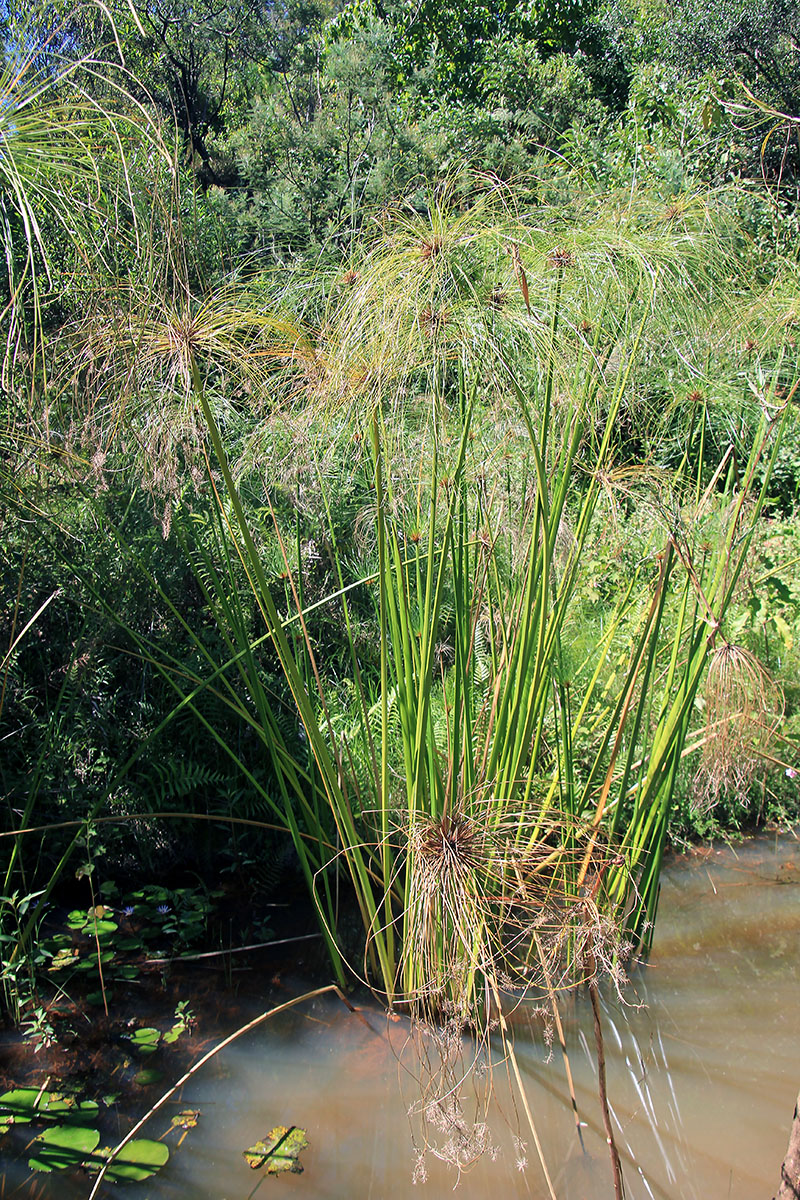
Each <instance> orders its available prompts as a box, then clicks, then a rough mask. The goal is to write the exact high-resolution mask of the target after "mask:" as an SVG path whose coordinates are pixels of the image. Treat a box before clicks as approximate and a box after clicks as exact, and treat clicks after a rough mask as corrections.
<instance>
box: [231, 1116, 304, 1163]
mask: <svg viewBox="0 0 800 1200" xmlns="http://www.w3.org/2000/svg"><path fill="white" fill-rule="evenodd" d="M307 1146H308V1138H307V1137H306V1131H305V1129H300V1128H299V1127H298V1126H297V1125H292V1126H291V1127H287V1126H286V1125H276V1126H275V1128H274V1129H271V1130H270V1131H269V1133H268V1134H267V1136H266V1137H265V1138H264V1141H263V1142H256V1143H255V1145H254V1146H250V1147H249V1149H247V1150H244V1151H243V1154H244V1157H245V1160H246V1162H247V1165H248V1166H249V1167H252V1168H253V1170H254V1171H257V1170H258V1169H259V1167H266V1168H267V1174H268V1175H282V1174H284V1172H286V1171H292V1172H294V1174H296V1175H299V1174H300V1172H301V1171H302V1170H303V1167H302V1164H301V1163H300V1161H299V1160H300V1154H301V1153H302V1151H303V1150H305V1149H306V1147H307Z"/></svg>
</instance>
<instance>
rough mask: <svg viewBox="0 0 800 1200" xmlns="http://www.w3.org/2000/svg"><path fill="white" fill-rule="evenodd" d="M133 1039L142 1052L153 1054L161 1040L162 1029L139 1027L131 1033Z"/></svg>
mask: <svg viewBox="0 0 800 1200" xmlns="http://www.w3.org/2000/svg"><path fill="white" fill-rule="evenodd" d="M131 1041H132V1042H133V1044H134V1046H135V1047H136V1049H137V1050H140V1051H141V1052H142V1054H152V1053H153V1051H154V1050H155V1048H156V1047H157V1046H158V1043H159V1042H160V1041H161V1030H160V1029H137V1030H135V1031H134V1033H132V1034H131Z"/></svg>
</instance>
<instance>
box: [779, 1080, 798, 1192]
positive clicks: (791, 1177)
mask: <svg viewBox="0 0 800 1200" xmlns="http://www.w3.org/2000/svg"><path fill="white" fill-rule="evenodd" d="M773 1200H800V1096H798V1097H797V1103H796V1104H795V1106H794V1120H793V1122H792V1132H791V1133H790V1134H789V1148H788V1150H787V1151H786V1158H785V1159H784V1160H783V1166H782V1167H781V1183H780V1187H779V1188H778V1190H777V1192H776V1193H775V1196H774V1197H773Z"/></svg>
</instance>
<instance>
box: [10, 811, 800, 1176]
mask: <svg viewBox="0 0 800 1200" xmlns="http://www.w3.org/2000/svg"><path fill="white" fill-rule="evenodd" d="M799 964H800V843H798V842H797V841H796V839H795V838H794V837H792V836H788V835H783V836H781V837H780V838H777V839H776V838H774V837H773V838H766V837H764V838H759V839H757V840H755V841H753V842H752V843H748V844H747V845H745V846H743V847H739V848H736V849H735V850H734V849H721V850H720V849H714V850H711V851H703V852H698V853H695V854H693V855H691V856H689V857H687V858H684V859H681V860H680V861H678V862H676V863H674V864H673V865H672V866H670V867H669V869H668V870H667V871H666V873H665V875H664V881H663V889H662V896H661V902H660V911H659V915H658V926H657V932H656V938H655V944H654V947H653V952H652V955H651V958H650V962H649V964H648V965H647V966H646V967H644V968H640V969H638V970H636V971H635V972H634V973H633V976H634V977H633V990H632V992H631V999H632V1000H633V1001H634V1002H635V1004H636V1005H639V1006H638V1007H636V1006H633V1005H623V1004H621V1003H620V1002H619V1000H618V999H617V998H616V997H614V996H613V994H612V995H608V994H606V995H605V997H604V1003H605V1014H604V1028H605V1040H606V1053H607V1070H608V1090H609V1097H610V1101H611V1104H612V1107H613V1112H614V1116H615V1119H616V1122H617V1138H618V1143H619V1148H620V1152H621V1154H622V1157H623V1167H624V1172H625V1181H626V1187H627V1194H628V1196H629V1197H631V1200H646V1198H648V1197H658V1198H668V1200H757V1198H758V1197H763V1198H764V1200H769V1197H771V1196H772V1195H773V1193H774V1191H775V1188H776V1186H777V1182H778V1177H779V1170H780V1164H781V1161H782V1159H783V1155H784V1152H785V1149H786V1142H787V1138H788V1130H789V1124H790V1121H791V1116H792V1110H793V1106H794V1101H795V1098H796V1095H797V1091H798V1087H800V1036H799V1035H800V1019H798V995H800V991H799V990H798V984H800V978H799V976H800V965H799ZM291 987H296V988H297V990H298V991H302V990H303V985H302V984H301V983H299V982H298V983H296V984H295V983H292V984H291V985H290V988H291ZM286 998H288V993H287V997H286ZM279 1000H280V998H276V1000H275V1002H276V1003H277V1002H279ZM564 1019H565V1025H566V1030H567V1040H568V1046H569V1055H570V1060H571V1065H572V1071H573V1074H574V1077H575V1088H576V1093H577V1098H578V1106H579V1111H580V1115H581V1118H582V1120H583V1121H584V1122H585V1124H584V1126H583V1129H582V1134H583V1138H584V1143H585V1147H586V1150H585V1152H584V1151H582V1150H581V1147H580V1145H579V1142H578V1137H577V1134H576V1130H575V1125H574V1121H573V1118H572V1115H571V1111H570V1108H569V1101H568V1093H567V1089H566V1085H565V1077H564V1069H563V1065H562V1061H561V1055H560V1053H559V1052H558V1050H557V1048H556V1051H555V1053H551V1052H550V1050H549V1049H548V1047H547V1046H546V1045H544V1044H543V1041H542V1038H541V1036H540V1030H539V1027H538V1025H535V1024H534V1023H533V1022H531V1021H529V1020H528V1019H527V1017H526V1016H525V1015H524V1014H521V1015H519V1016H518V1019H517V1021H516V1034H515V1038H516V1054H517V1059H518V1062H519V1065H520V1068H521V1070H522V1073H523V1076H524V1079H525V1082H526V1090H527V1095H528V1098H529V1101H530V1104H531V1107H532V1109H533V1112H534V1119H535V1123H536V1126H537V1130H538V1133H539V1136H540V1139H541V1143H542V1148H543V1152H544V1156H545V1160H546V1163H547V1165H548V1168H549V1170H550V1173H551V1176H552V1179H553V1183H554V1187H555V1190H556V1194H557V1196H558V1198H559V1200H606V1198H607V1197H613V1189H612V1186H611V1177H610V1170H609V1166H608V1158H607V1152H606V1148H605V1142H604V1137H603V1135H602V1123H601V1116H600V1110H599V1105H598V1102H597V1085H596V1069H595V1065H594V1041H593V1034H592V1023H591V1012H590V1009H589V1006H588V1003H587V1002H586V1001H585V1000H578V1001H577V1002H575V1003H572V1004H570V1005H568V1006H566V1008H565V1014H564ZM407 1038H408V1031H407V1027H406V1025H405V1023H404V1022H403V1021H390V1020H388V1019H387V1018H386V1016H385V1015H384V1014H382V1013H381V1012H380V1011H379V1010H378V1008H377V1007H375V1008H372V1009H370V1008H364V1009H363V1012H362V1017H361V1018H360V1017H355V1016H353V1015H352V1014H350V1013H349V1012H348V1011H347V1010H346V1009H345V1008H344V1006H342V1005H341V1004H340V1002H338V1001H336V1000H329V999H328V998H327V997H324V998H322V999H318V1000H316V1001H313V1002H310V1003H308V1004H307V1005H305V1006H303V1007H301V1008H296V1009H293V1010H292V1011H291V1012H289V1013H286V1014H284V1015H282V1016H280V1017H278V1018H275V1019H274V1020H272V1021H270V1022H268V1023H267V1024H265V1025H263V1026H261V1027H260V1028H259V1029H257V1030H255V1031H254V1032H252V1033H251V1034H248V1035H247V1036H246V1037H244V1038H242V1039H241V1040H240V1041H238V1042H236V1043H234V1044H233V1045H232V1046H231V1047H229V1048H228V1049H227V1050H225V1051H223V1052H222V1054H220V1055H219V1056H218V1057H217V1058H215V1059H213V1060H212V1061H211V1062H210V1063H209V1064H208V1065H207V1066H205V1067H204V1068H203V1069H202V1071H200V1072H199V1073H198V1074H197V1075H196V1076H195V1077H194V1078H193V1079H192V1080H191V1081H190V1083H189V1084H188V1085H187V1086H186V1087H185V1089H184V1092H183V1096H182V1098H181V1105H182V1106H183V1107H191V1108H196V1109H199V1110H200V1113H201V1117H200V1123H199V1125H198V1128H197V1129H195V1130H192V1131H190V1133H189V1135H188V1137H187V1139H186V1140H185V1141H184V1143H183V1146H182V1147H181V1149H180V1150H178V1151H176V1152H175V1153H173V1156H172V1159H171V1161H170V1163H169V1164H168V1167H167V1168H166V1169H165V1170H164V1171H163V1172H162V1173H161V1174H160V1175H159V1176H158V1177H156V1178H155V1179H153V1180H151V1181H150V1182H149V1184H143V1185H135V1186H131V1187H127V1188H126V1189H125V1193H124V1194H125V1195H126V1196H128V1197H130V1200H143V1198H144V1197H145V1196H147V1197H148V1198H149V1200H245V1198H247V1197H250V1196H266V1195H271V1194H272V1191H273V1189H277V1190H279V1191H280V1192H281V1193H282V1194H283V1193H286V1194H287V1195H288V1194H291V1195H293V1196H297V1197H299V1196H302V1197H304V1198H307V1200H323V1198H330V1200H342V1198H350V1197H354V1198H358V1200H400V1198H405V1197H420V1198H422V1197H426V1196H429V1197H440V1196H443V1195H445V1194H448V1193H449V1192H450V1190H451V1189H452V1187H453V1185H454V1184H455V1183H456V1182H457V1176H456V1174H454V1172H453V1170H452V1168H450V1167H447V1166H445V1165H444V1164H443V1163H441V1162H439V1161H438V1160H437V1158H436V1156H435V1154H432V1153H429V1154H428V1155H427V1156H426V1159H425V1162H426V1168H427V1173H428V1177H427V1181H425V1182H422V1181H420V1180H418V1181H417V1182H416V1183H414V1182H412V1176H413V1173H414V1169H415V1163H416V1161H417V1156H416V1154H415V1150H414V1145H413V1140H412V1139H413V1135H414V1133H415V1132H416V1136H417V1140H418V1148H419V1138H420V1132H419V1124H418V1120H416V1119H414V1118H413V1117H412V1118H410V1117H409V1109H413V1108H414V1107H415V1106H417V1105H418V1102H419V1095H420V1093H419V1087H418V1085H417V1084H416V1083H415V1080H414V1077H413V1076H414V1073H415V1071H416V1070H417V1060H416V1058H415V1055H414V1054H413V1053H411V1052H410V1048H409V1046H408V1044H407ZM494 1085H495V1095H496V1103H495V1104H494V1105H493V1107H492V1116H491V1128H490V1133H489V1137H490V1139H491V1141H492V1143H493V1145H494V1147H495V1151H496V1155H495V1156H494V1157H492V1156H491V1155H489V1154H486V1155H484V1156H483V1157H482V1158H480V1159H479V1160H478V1161H477V1162H476V1163H475V1164H474V1166H472V1167H471V1169H470V1170H469V1171H468V1172H466V1173H465V1174H463V1175H462V1177H461V1179H460V1183H459V1188H458V1193H457V1194H458V1195H460V1197H461V1198H462V1200H473V1198H475V1200H477V1198H478V1197H480V1200H485V1198H486V1197H487V1196H489V1197H491V1196H492V1195H493V1194H496V1195H497V1196H501V1195H502V1196H503V1197H504V1200H506V1198H510V1200H513V1198H515V1197H533V1198H535V1200H540V1198H541V1197H546V1196H547V1195H548V1193H547V1190H546V1188H545V1185H544V1178H543V1174H542V1170H541V1167H540V1165H539V1163H538V1160H537V1155H536V1151H535V1147H534V1145H533V1140H532V1138H531V1136H530V1132H529V1130H528V1128H527V1125H526V1123H525V1120H524V1114H523V1113H522V1111H521V1109H520V1106H519V1103H518V1100H517V1101H516V1105H515V1099H514V1095H513V1092H512V1090H511V1089H510V1088H509V1086H508V1084H507V1081H506V1078H505V1071H504V1068H503V1067H502V1065H500V1066H498V1067H497V1068H496V1070H495V1072H494ZM467 1109H469V1104H468V1105H467ZM175 1111H177V1110H176V1108H175V1107H173V1108H168V1109H167V1110H166V1111H165V1113H162V1114H159V1115H158V1116H156V1117H155V1118H154V1119H153V1122H152V1126H151V1128H150V1129H149V1130H148V1135H149V1136H151V1137H153V1136H158V1135H159V1134H160V1133H161V1132H163V1130H164V1129H165V1128H166V1126H167V1125H168V1124H169V1117H170V1116H171V1115H172V1113H173V1112H175ZM469 1115H470V1113H469V1111H468V1112H467V1116H469ZM293 1124H294V1125H299V1126H302V1127H303V1128H305V1129H306V1130H307V1132H308V1137H309V1142H310V1146H309V1149H308V1150H307V1151H306V1152H305V1153H304V1155H303V1163H304V1166H305V1171H304V1173H303V1174H302V1175H295V1176H291V1177H284V1178H282V1179H280V1180H273V1179H265V1180H263V1182H260V1178H261V1176H260V1175H257V1174H256V1173H255V1172H252V1171H250V1169H249V1168H248V1166H247V1164H246V1163H245V1161H244V1159H243V1157H242V1153H241V1152H242V1150H244V1149H245V1148H246V1147H247V1146H249V1145H251V1144H252V1143H253V1142H255V1141H256V1140H257V1139H259V1138H261V1137H263V1136H264V1135H265V1134H266V1133H267V1131H268V1130H269V1129H271V1128H272V1127H273V1126H275V1125H293ZM438 1136H439V1138H440V1141H445V1140H446V1135H438ZM518 1138H521V1139H522V1142H524V1143H525V1145H521V1144H520V1142H519V1141H518V1140H517V1139H518ZM525 1160H527V1164H526V1165H524V1164H525ZM52 1178H53V1179H54V1183H53V1184H49V1182H46V1181H45V1180H44V1179H43V1178H41V1179H39V1180H37V1183H36V1195H37V1196H41V1197H43V1198H44V1197H47V1198H48V1200H55V1198H56V1197H58V1198H59V1200H61V1197H64V1200H66V1197H67V1196H68V1195H70V1194H71V1195H74V1196H78V1195H81V1196H85V1195H86V1192H87V1188H86V1185H85V1180H84V1182H83V1184H82V1185H81V1186H79V1185H78V1184H77V1183H76V1184H75V1188H74V1190H72V1188H70V1189H69V1191H68V1190H67V1188H66V1187H65V1186H64V1182H63V1181H55V1177H52ZM40 1189H41V1190H40ZM9 1194H10V1192H9ZM29 1194H30V1195H33V1194H34V1193H33V1192H30V1193H29ZM108 1194H113V1195H119V1194H120V1193H119V1191H118V1189H112V1190H110V1191H109V1193H108Z"/></svg>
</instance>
